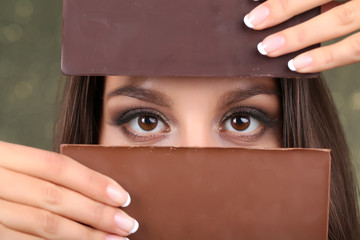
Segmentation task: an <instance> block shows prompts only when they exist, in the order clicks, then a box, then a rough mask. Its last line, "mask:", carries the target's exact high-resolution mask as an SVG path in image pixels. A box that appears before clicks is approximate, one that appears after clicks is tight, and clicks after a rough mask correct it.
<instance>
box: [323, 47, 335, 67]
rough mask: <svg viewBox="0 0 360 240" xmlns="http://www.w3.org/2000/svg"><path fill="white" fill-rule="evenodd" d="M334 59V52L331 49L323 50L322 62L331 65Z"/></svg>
mask: <svg viewBox="0 0 360 240" xmlns="http://www.w3.org/2000/svg"><path fill="white" fill-rule="evenodd" d="M334 61H335V53H334V51H333V50H332V49H329V50H328V51H326V52H325V57H324V64H326V65H331V64H332V63H333V62H334Z"/></svg>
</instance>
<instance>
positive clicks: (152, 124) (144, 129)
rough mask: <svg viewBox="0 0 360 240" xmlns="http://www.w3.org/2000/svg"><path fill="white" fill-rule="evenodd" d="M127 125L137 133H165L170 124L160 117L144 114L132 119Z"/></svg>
mask: <svg viewBox="0 0 360 240" xmlns="http://www.w3.org/2000/svg"><path fill="white" fill-rule="evenodd" d="M127 126H128V127H129V128H130V129H132V130H133V131H135V132H137V133H143V134H147V133H164V132H168V131H169V126H168V125H167V124H166V123H165V121H164V120H162V119H161V118H160V117H157V116H155V115H152V114H142V115H138V116H137V117H134V118H133V119H131V120H130V121H129V122H128V124H127Z"/></svg>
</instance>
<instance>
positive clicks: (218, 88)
mask: <svg viewBox="0 0 360 240" xmlns="http://www.w3.org/2000/svg"><path fill="white" fill-rule="evenodd" d="M279 96H280V93H279V90H278V87H277V84H276V81H275V80H274V79H264V78H261V79H256V78H251V79H245V78H180V77H163V78H159V77H147V78H145V77H144V78H142V77H136V78H134V77H120V76H111V77H107V78H106V81H105V90H104V99H103V115H102V121H101V130H100V144H103V145H121V146H135V145H153V146H177V147H179V146H186V147H188V146H192V147H194V146H197V147H264V148H276V147H280V146H281V132H282V131H281V101H280V97H279Z"/></svg>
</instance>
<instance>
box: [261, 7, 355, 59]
mask: <svg viewBox="0 0 360 240" xmlns="http://www.w3.org/2000/svg"><path fill="white" fill-rule="evenodd" d="M359 9H360V0H353V1H350V2H347V3H345V4H342V5H340V6H338V7H336V8H333V9H332V10H329V11H327V12H326V13H324V14H321V15H319V16H317V17H315V18H313V19H311V20H309V21H306V22H304V23H302V24H299V25H297V26H294V27H292V28H289V29H286V30H283V31H281V32H278V33H275V34H273V35H270V36H269V37H266V38H265V39H264V40H263V41H262V42H261V43H259V45H258V50H259V52H260V53H262V54H263V55H267V56H270V57H277V56H280V55H283V54H286V53H290V52H294V51H297V50H300V49H303V48H305V47H308V46H310V45H313V44H316V43H320V42H325V41H328V40H330V39H334V38H337V37H340V36H344V35H346V34H349V33H352V32H354V31H356V30H358V29H360V11H359Z"/></svg>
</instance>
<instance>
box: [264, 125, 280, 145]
mask: <svg viewBox="0 0 360 240" xmlns="http://www.w3.org/2000/svg"><path fill="white" fill-rule="evenodd" d="M258 145H259V146H261V147H264V148H281V147H282V128H277V129H269V130H268V131H267V132H266V133H265V134H264V136H263V137H262V139H261V141H259V142H258Z"/></svg>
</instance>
